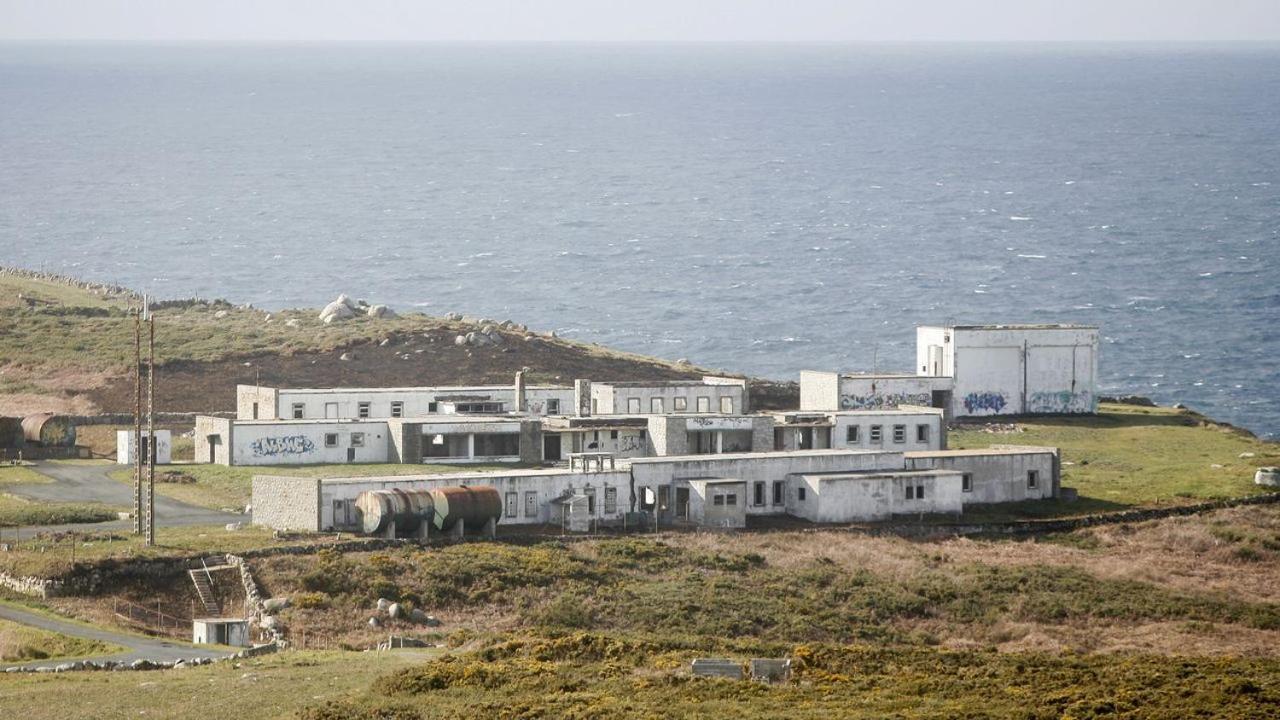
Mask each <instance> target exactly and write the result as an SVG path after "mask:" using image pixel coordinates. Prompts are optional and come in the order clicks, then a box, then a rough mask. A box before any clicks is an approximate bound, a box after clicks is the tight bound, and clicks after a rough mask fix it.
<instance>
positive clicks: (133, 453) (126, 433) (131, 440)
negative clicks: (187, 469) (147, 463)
mask: <svg viewBox="0 0 1280 720" xmlns="http://www.w3.org/2000/svg"><path fill="white" fill-rule="evenodd" d="M137 450H138V438H137V436H135V435H134V434H133V431H132V430H117V431H116V462H117V463H119V464H121V465H132V464H133V463H134V462H136V460H137V457H138V455H139V454H140V455H142V457H143V459H144V460H145V459H146V457H147V452H148V451H150V452H151V453H152V454H153V455H154V456H155V457H154V461H155V464H157V465H168V464H169V463H171V462H172V461H173V436H172V433H171V432H170V431H168V430H156V431H155V442H154V443H153V442H151V435H149V434H148V433H147V431H146V430H143V431H142V452H141V453H137Z"/></svg>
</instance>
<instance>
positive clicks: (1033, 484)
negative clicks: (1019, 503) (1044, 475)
mask: <svg viewBox="0 0 1280 720" xmlns="http://www.w3.org/2000/svg"><path fill="white" fill-rule="evenodd" d="M1039 485H1040V471H1039V470H1028V471H1027V489H1028V490H1035V489H1036V488H1037V487H1039Z"/></svg>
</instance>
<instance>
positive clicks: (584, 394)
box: [573, 380, 591, 417]
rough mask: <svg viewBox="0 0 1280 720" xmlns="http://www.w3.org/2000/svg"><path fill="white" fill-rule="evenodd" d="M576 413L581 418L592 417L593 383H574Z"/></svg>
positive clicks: (578, 381)
mask: <svg viewBox="0 0 1280 720" xmlns="http://www.w3.org/2000/svg"><path fill="white" fill-rule="evenodd" d="M573 405H574V413H575V414H576V415H578V416H579V417H590V416H591V381H590V380H574V381H573Z"/></svg>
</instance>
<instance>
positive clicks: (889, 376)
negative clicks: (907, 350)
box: [840, 372, 937, 380]
mask: <svg viewBox="0 0 1280 720" xmlns="http://www.w3.org/2000/svg"><path fill="white" fill-rule="evenodd" d="M840 377H846V378H859V379H866V380H915V379H917V378H919V379H921V380H932V379H933V378H935V377H937V376H936V375H917V374H915V373H905V372H889V373H881V372H877V373H864V372H842V373H840Z"/></svg>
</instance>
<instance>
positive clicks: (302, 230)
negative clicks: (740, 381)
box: [0, 45, 1280, 435]
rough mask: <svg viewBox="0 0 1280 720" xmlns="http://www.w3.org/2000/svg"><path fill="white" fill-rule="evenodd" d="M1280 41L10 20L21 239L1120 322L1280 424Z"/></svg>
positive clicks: (566, 314)
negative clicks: (416, 35) (110, 33)
mask: <svg viewBox="0 0 1280 720" xmlns="http://www.w3.org/2000/svg"><path fill="white" fill-rule="evenodd" d="M1278 235H1280V49H1277V48H1265V47H1235V48H1231V47H1227V48H1210V47H1199V48H1152V47H1139V46H1130V47H1126V46H1109V47H1071V46H1058V47H1021V48H1018V47H1008V46H1006V47H995V46H986V47H984V46H976V47H974V46H971V47H946V46H914V47H913V46H850V47H836V46H817V47H791V46H669V47H666V46H624V47H609V46H573V47H539V46H417V47H413V46H401V47H371V46H367V47H357V46H350V47H337V46H334V47H323V46H317V47H219V46H204V47H195V48H180V47H129V46H93V45H81V46H42V45H7V46H6V45H0V262H4V263H13V264H19V265H25V266H31V267H37V268H44V269H48V270H56V271H61V272H67V273H72V274H76V275H80V276H85V277H90V278H95V279H101V280H108V281H116V282H120V283H124V284H128V285H131V286H135V287H140V288H145V289H148V290H150V291H151V292H153V293H155V294H159V295H162V296H190V295H203V296H223V297H227V298H229V299H232V300H236V301H242V302H253V303H255V304H257V305H259V306H264V307H278V306H289V305H300V304H306V305H319V304H321V303H323V302H325V301H327V300H329V299H331V298H332V296H333V295H335V294H336V293H337V292H339V291H346V292H349V293H352V294H354V295H357V296H360V297H365V298H368V299H370V300H376V301H379V302H387V303H390V304H391V305H392V306H393V307H396V308H399V309H402V310H407V309H413V308H418V309H422V310H424V311H428V312H433V313H443V312H447V311H452V310H456V311H461V312H469V313H475V314H483V315H488V316H493V317H498V318H504V317H510V318H513V319H516V320H519V321H523V322H527V323H529V324H531V325H533V326H535V327H543V328H556V329H558V330H560V331H561V332H562V333H564V334H566V335H571V336H575V337H580V338H586V339H591V340H598V341H600V342H602V343H606V344H610V345H615V346H618V347H622V348H627V349H631V350H636V351H640V352H646V353H653V354H656V355H662V356H666V357H671V358H677V357H688V358H690V359H692V360H695V361H697V362H699V363H703V364H708V365H712V366H717V365H718V366H723V367H726V368H731V369H734V370H740V371H746V372H752V373H757V374H762V375H767V376H773V377H779V378H793V377H795V375H796V373H797V371H798V370H800V369H801V368H823V369H826V368H839V369H861V368H869V367H870V366H871V365H872V361H873V356H874V357H875V358H876V362H877V365H878V367H879V368H881V369H890V368H902V369H906V368H909V367H910V366H911V364H912V357H913V355H912V351H911V348H912V346H913V343H914V332H913V329H912V328H913V326H914V325H915V324H916V323H924V322H931V323H936V322H944V321H957V322H1009V321H1026V322H1036V321H1073V322H1088V323H1096V324H1099V325H1101V327H1102V334H1103V336H1104V337H1105V340H1104V344H1103V348H1102V352H1103V356H1102V366H1101V368H1102V375H1103V385H1104V388H1105V389H1106V390H1107V391H1114V392H1136V393H1142V394H1147V395H1150V396H1153V397H1155V398H1157V399H1159V400H1162V401H1167V402H1172V401H1182V402H1186V403H1188V404H1190V405H1192V406H1194V407H1197V408H1201V409H1203V410H1205V411H1207V412H1209V413H1211V414H1213V415H1215V416H1217V417H1220V418H1223V419H1227V420H1230V421H1233V422H1237V423H1240V424H1243V425H1246V426H1248V427H1250V428H1252V429H1255V430H1257V431H1260V432H1262V433H1266V434H1272V435H1274V434H1276V433H1277V432H1280V406H1278V405H1277V396H1278V395H1280V285H1278V284H1277V277H1280V261H1278V258H1280V252H1278V251H1277V243H1278V242H1280V239H1278Z"/></svg>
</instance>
